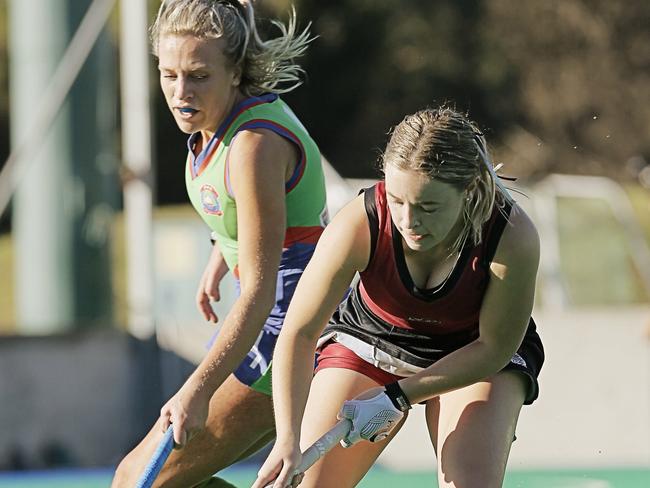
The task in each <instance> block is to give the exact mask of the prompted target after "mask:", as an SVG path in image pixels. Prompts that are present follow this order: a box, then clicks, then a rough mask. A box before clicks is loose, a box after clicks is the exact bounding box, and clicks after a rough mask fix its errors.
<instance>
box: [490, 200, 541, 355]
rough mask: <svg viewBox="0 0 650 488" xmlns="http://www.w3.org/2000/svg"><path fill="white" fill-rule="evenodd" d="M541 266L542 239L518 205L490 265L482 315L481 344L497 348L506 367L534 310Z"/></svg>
mask: <svg viewBox="0 0 650 488" xmlns="http://www.w3.org/2000/svg"><path fill="white" fill-rule="evenodd" d="M538 264H539V236H538V234H537V230H536V229H535V226H534V225H533V223H532V222H531V220H530V219H529V217H528V216H527V215H526V214H525V213H524V212H523V210H521V208H520V207H519V206H517V205H514V206H513V210H512V212H511V214H510V217H509V222H508V224H506V227H505V229H504V231H503V234H502V236H501V239H500V241H499V245H498V247H497V250H496V253H495V255H494V258H493V260H492V263H491V265H490V271H489V274H490V283H489V285H488V288H487V291H486V293H485V297H484V299H483V304H482V306H481V314H480V322H479V323H480V325H479V327H480V340H481V341H482V342H484V343H486V344H490V345H493V346H494V347H495V350H497V351H498V352H499V354H498V358H499V361H500V362H503V363H504V364H506V363H507V361H508V360H509V359H510V357H511V356H512V354H514V352H515V351H516V350H517V348H518V347H519V345H520V344H521V341H522V340H523V337H524V334H525V332H526V328H527V326H528V322H529V320H530V316H531V312H532V309H533V300H534V296H535V281H536V277H537V268H538Z"/></svg>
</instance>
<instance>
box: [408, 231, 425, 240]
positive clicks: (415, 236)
mask: <svg viewBox="0 0 650 488" xmlns="http://www.w3.org/2000/svg"><path fill="white" fill-rule="evenodd" d="M404 235H405V236H406V237H407V238H408V239H409V240H410V241H413V242H418V241H421V240H422V239H424V238H425V237H427V235H426V234H410V233H408V232H407V233H405V234H404Z"/></svg>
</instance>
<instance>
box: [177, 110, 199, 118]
mask: <svg viewBox="0 0 650 488" xmlns="http://www.w3.org/2000/svg"><path fill="white" fill-rule="evenodd" d="M176 111H177V112H178V113H179V115H180V116H181V117H182V118H184V119H189V118H192V117H193V116H194V115H195V114H197V113H198V112H199V111H198V110H197V109H195V108H192V107H176Z"/></svg>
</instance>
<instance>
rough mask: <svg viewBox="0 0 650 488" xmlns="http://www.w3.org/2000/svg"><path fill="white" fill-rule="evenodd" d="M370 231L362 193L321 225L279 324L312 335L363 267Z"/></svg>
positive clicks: (324, 321) (323, 324) (367, 255)
mask: <svg viewBox="0 0 650 488" xmlns="http://www.w3.org/2000/svg"><path fill="white" fill-rule="evenodd" d="M369 256H370V231H369V228H368V218H367V216H366V211H365V206H364V201H363V195H360V196H358V197H357V198H355V199H354V200H352V201H351V202H350V203H348V204H347V205H346V206H345V207H343V209H341V210H340V211H339V212H338V213H337V214H336V216H335V217H334V219H333V220H332V222H331V223H330V224H329V225H328V226H327V227H326V228H325V231H324V232H323V235H322V236H321V238H320V239H319V241H318V245H317V246H316V250H315V251H314V255H313V256H312V258H311V260H310V261H309V264H308V265H307V268H306V269H305V271H304V273H303V275H302V277H301V278H300V282H299V283H298V287H297V288H296V291H295V293H294V295H293V298H292V300H291V305H290V306H289V311H288V312H287V317H286V320H285V322H284V325H283V327H282V330H283V332H284V331H285V330H289V331H291V330H293V332H297V331H298V330H299V331H300V332H301V333H302V334H306V335H308V336H309V337H311V338H312V339H314V340H315V339H316V338H317V337H318V335H319V334H320V332H321V331H322V329H323V327H324V326H325V324H326V323H327V320H329V318H330V317H331V315H332V313H333V312H334V310H335V309H336V307H337V306H338V304H339V303H340V301H341V300H342V299H343V296H344V295H345V292H346V291H347V289H348V287H349V286H350V282H351V281H352V278H354V274H355V273H356V272H358V271H361V270H363V269H365V268H366V266H367V264H368V259H369Z"/></svg>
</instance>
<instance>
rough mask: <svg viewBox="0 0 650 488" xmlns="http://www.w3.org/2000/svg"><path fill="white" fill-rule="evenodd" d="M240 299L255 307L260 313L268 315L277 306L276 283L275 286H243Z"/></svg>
mask: <svg viewBox="0 0 650 488" xmlns="http://www.w3.org/2000/svg"><path fill="white" fill-rule="evenodd" d="M240 299H242V300H244V301H245V302H247V303H249V304H250V305H251V306H253V307H255V309H257V310H258V311H259V312H260V313H262V314H263V315H265V316H267V315H268V314H269V313H271V310H273V307H274V306H275V302H276V297H275V283H273V286H263V285H261V286H256V287H252V288H244V287H242V290H241V294H240Z"/></svg>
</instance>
